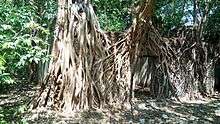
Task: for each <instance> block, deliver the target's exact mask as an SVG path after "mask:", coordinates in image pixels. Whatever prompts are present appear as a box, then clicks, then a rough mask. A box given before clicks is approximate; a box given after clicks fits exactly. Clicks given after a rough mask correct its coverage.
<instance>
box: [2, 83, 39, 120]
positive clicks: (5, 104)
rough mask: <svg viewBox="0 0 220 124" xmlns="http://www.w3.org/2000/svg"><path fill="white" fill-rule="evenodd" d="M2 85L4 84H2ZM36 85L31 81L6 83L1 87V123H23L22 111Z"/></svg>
mask: <svg viewBox="0 0 220 124" xmlns="http://www.w3.org/2000/svg"><path fill="white" fill-rule="evenodd" d="M1 85H2V84H1ZM35 90H36V87H34V86H33V85H32V84H29V83H26V82H25V83H17V84H11V85H7V84H6V85H4V86H2V87H1V88H0V124H8V123H23V122H24V121H25V120H23V117H22V113H23V112H24V111H25V110H26V104H27V103H28V102H29V101H30V99H31V97H33V95H34V91H35Z"/></svg>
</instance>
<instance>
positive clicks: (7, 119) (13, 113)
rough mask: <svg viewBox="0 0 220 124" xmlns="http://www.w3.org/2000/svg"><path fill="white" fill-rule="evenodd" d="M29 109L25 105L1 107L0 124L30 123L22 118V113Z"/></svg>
mask: <svg viewBox="0 0 220 124" xmlns="http://www.w3.org/2000/svg"><path fill="white" fill-rule="evenodd" d="M26 110H27V108H26V106H25V105H17V106H3V107H0V124H9V123H16V124H28V123H27V121H26V120H25V119H23V118H22V114H23V113H24V112H25V111H26Z"/></svg>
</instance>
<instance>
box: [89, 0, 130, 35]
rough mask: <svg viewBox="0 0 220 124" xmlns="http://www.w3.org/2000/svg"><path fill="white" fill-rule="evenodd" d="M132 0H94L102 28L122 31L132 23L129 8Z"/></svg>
mask: <svg viewBox="0 0 220 124" xmlns="http://www.w3.org/2000/svg"><path fill="white" fill-rule="evenodd" d="M132 3H133V2H132V0H108V1H107V0H93V4H94V5H95V10H96V13H97V15H98V17H99V21H100V25H101V28H102V29H104V30H106V31H122V30H124V29H126V28H127V27H128V26H130V25H131V22H132V19H131V15H130V13H129V9H130V7H131V5H132Z"/></svg>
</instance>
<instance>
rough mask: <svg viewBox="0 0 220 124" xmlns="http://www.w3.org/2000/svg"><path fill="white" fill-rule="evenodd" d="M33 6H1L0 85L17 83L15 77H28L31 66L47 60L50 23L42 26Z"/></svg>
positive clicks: (9, 4)
mask: <svg viewBox="0 0 220 124" xmlns="http://www.w3.org/2000/svg"><path fill="white" fill-rule="evenodd" d="M40 18H41V17H39V15H38V14H37V7H36V6H34V5H33V4H25V5H24V6H13V4H12V3H11V2H10V1H6V2H1V4H0V84H4V83H6V84H10V83H14V79H15V78H21V79H27V78H28V71H29V70H28V65H29V64H30V63H39V62H40V61H47V60H48V59H49V56H48V49H47V48H48V39H49V37H51V33H50V31H49V28H48V24H45V26H44V27H43V26H41V24H40V23H38V22H37V20H38V19H40Z"/></svg>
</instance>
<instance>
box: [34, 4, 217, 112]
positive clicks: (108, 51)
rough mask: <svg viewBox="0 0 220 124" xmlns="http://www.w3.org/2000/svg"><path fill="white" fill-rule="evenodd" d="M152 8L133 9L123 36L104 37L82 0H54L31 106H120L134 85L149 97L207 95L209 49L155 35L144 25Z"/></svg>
mask: <svg viewBox="0 0 220 124" xmlns="http://www.w3.org/2000/svg"><path fill="white" fill-rule="evenodd" d="M153 4H154V1H153V0H146V1H145V2H144V3H143V4H142V6H141V7H139V11H138V16H137V17H136V18H135V19H134V21H133V25H132V26H131V27H130V28H129V30H127V31H126V32H121V33H117V32H110V33H106V32H103V31H102V30H101V29H100V26H99V23H98V20H97V17H96V15H95V13H94V11H93V8H92V6H91V4H90V3H89V2H88V1H83V0H82V1H72V0H59V8H58V18H57V26H56V31H55V40H54V43H53V50H52V56H53V59H52V61H51V63H50V66H49V71H48V75H47V76H46V78H45V80H44V83H43V84H42V88H41V90H40V92H39V95H38V97H36V99H35V100H34V102H33V108H36V107H41V106H43V107H52V108H54V109H56V110H63V111H73V110H79V109H87V108H102V107H106V106H108V105H109V106H111V105H114V106H116V105H120V106H122V107H123V105H124V103H128V102H129V101H130V102H131V99H132V98H133V97H134V91H135V89H136V88H137V87H139V86H141V87H142V88H145V87H148V88H149V90H150V93H151V95H152V96H155V97H170V96H176V97H180V96H184V95H187V94H189V95H190V96H192V97H195V96H197V94H198V93H201V94H211V93H212V92H213V85H214V77H213V76H212V75H211V73H212V71H214V63H215V60H216V58H218V57H217V56H215V59H214V58H211V57H208V54H209V52H208V49H209V48H211V46H209V45H207V44H206V43H202V42H200V41H199V42H194V41H193V39H191V40H190V39H187V38H186V37H185V35H182V36H179V37H178V38H170V39H168V38H163V37H161V35H160V34H159V33H158V32H157V30H156V29H154V27H153V25H152V24H151V21H150V17H151V16H152V14H153ZM206 82H209V83H206Z"/></svg>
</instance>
